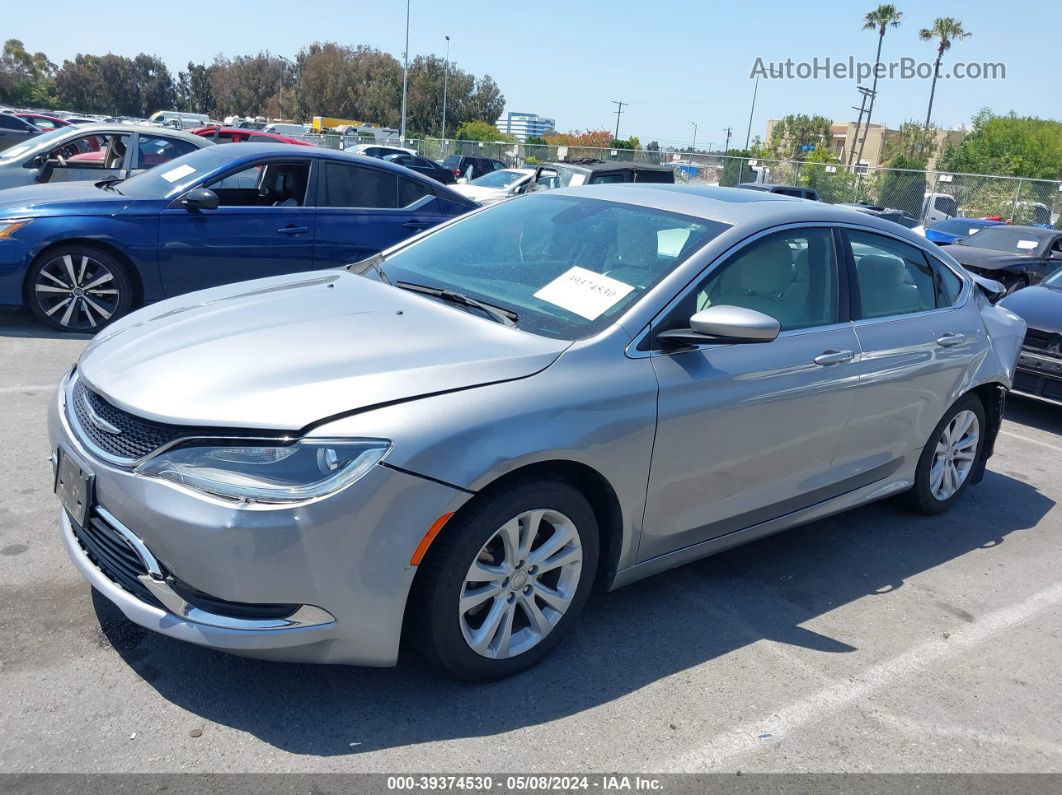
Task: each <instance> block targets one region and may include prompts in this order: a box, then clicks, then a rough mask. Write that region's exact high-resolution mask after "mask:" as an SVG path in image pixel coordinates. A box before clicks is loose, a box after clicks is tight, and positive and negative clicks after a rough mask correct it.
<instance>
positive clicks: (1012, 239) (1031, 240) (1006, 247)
mask: <svg viewBox="0 0 1062 795" xmlns="http://www.w3.org/2000/svg"><path fill="white" fill-rule="evenodd" d="M1045 242H1046V238H1045V237H1044V235H1042V234H1039V233H1038V232H1036V231H1034V230H1031V229H1023V228H1022V227H1020V226H1018V227H1013V226H1006V225H1000V226H989V227H986V228H985V229H982V230H981V231H979V232H977V233H976V234H973V235H970V236H969V237H968V238H966V239H965V240H963V241H962V243H961V244H960V245H963V246H974V247H976V248H989V249H992V250H993V251H1005V252H1007V253H1008V254H1026V255H1028V256H1037V255H1038V254H1039V253H1040V249H1041V248H1042V247H1043V245H1044V243H1045Z"/></svg>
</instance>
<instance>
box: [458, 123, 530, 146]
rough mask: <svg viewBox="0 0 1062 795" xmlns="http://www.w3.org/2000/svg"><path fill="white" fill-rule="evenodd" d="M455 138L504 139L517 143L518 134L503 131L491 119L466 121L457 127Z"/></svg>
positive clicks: (462, 139) (464, 139)
mask: <svg viewBox="0 0 1062 795" xmlns="http://www.w3.org/2000/svg"><path fill="white" fill-rule="evenodd" d="M454 138H455V139H457V140H458V141H502V142H504V143H516V136H514V135H510V134H509V133H503V132H502V131H501V130H499V129H498V128H497V127H495V126H494V125H493V124H491V123H490V122H489V121H466V122H464V123H463V124H462V125H461V126H460V127H458V128H457V132H455V133H454Z"/></svg>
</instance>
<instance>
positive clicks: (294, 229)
mask: <svg viewBox="0 0 1062 795" xmlns="http://www.w3.org/2000/svg"><path fill="white" fill-rule="evenodd" d="M277 231H278V232H280V234H282V235H303V234H306V233H307V232H309V231H310V227H308V226H282V227H280V229H278V230H277Z"/></svg>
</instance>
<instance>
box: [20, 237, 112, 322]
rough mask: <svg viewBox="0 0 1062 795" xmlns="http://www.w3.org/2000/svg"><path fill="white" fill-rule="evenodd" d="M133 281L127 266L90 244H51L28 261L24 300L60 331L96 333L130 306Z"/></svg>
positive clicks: (41, 318) (34, 312)
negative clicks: (29, 262) (54, 246)
mask: <svg viewBox="0 0 1062 795" xmlns="http://www.w3.org/2000/svg"><path fill="white" fill-rule="evenodd" d="M132 294H133V290H132V285H131V283H130V280H129V276H128V274H127V272H126V269H125V267H124V266H123V265H122V264H121V263H120V262H118V261H117V260H116V259H115V258H114V257H113V256H111V255H110V254H108V253H107V252H105V251H102V250H101V249H97V248H93V247H90V246H78V245H72V246H61V247H60V248H56V249H52V250H51V251H48V252H46V253H45V254H44V255H42V256H40V257H38V258H37V260H36V261H35V262H34V263H33V265H32V266H31V267H30V271H29V274H28V277H27V280H26V302H27V303H28V304H29V307H30V309H31V310H32V312H33V314H34V315H36V316H37V318H38V319H39V320H41V321H43V322H44V323H46V324H48V325H49V326H51V327H52V328H55V329H59V330H60V331H78V332H86V331H87V332H89V333H95V332H96V331H98V330H99V329H101V328H102V327H103V326H106V325H107V324H108V323H110V322H111V321H113V320H116V319H118V318H119V317H121V316H122V315H124V314H125V313H126V312H128V311H129V309H130V306H131V305H132V297H133V295H132Z"/></svg>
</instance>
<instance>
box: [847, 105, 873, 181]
mask: <svg viewBox="0 0 1062 795" xmlns="http://www.w3.org/2000/svg"><path fill="white" fill-rule="evenodd" d="M859 93H860V94H862V95H863V100H862V101H861V102H860V103H859V107H858V108H856V106H855V105H853V106H852V110H858V111H859V119H858V120H857V121H856V129H855V138H853V139H852V148H851V149H850V150H849V152H848V167H849V168H851V167H852V161H853V160H854V159H855V153H856V144H857V143H859V128H860V127H861V126H862V125H863V114H864V113H865V112H866V107H867V98H868V97H873V96H874V92H873V91H872V90H871V89H869V88H866V87H865V86H859ZM863 137H864V138H866V132H865V131H864V133H863ZM859 156H860V157H862V156H863V147H859Z"/></svg>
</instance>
